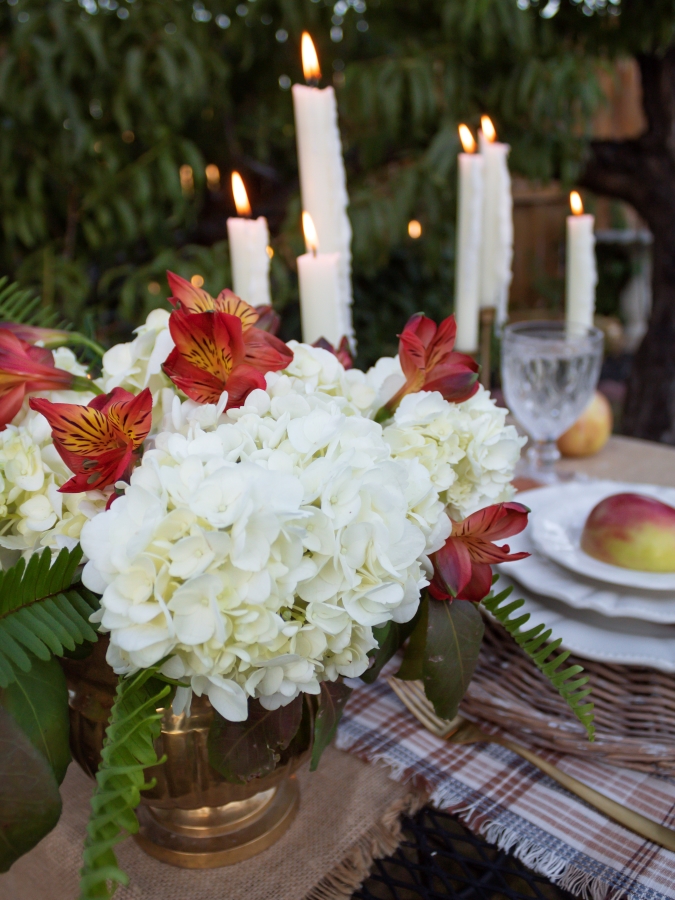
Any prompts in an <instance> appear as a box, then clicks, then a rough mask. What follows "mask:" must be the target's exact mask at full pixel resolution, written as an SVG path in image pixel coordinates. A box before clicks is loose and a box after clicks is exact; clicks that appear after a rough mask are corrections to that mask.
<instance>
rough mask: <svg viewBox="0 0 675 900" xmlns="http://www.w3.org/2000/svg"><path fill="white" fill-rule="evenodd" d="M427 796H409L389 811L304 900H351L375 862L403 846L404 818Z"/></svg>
mask: <svg viewBox="0 0 675 900" xmlns="http://www.w3.org/2000/svg"><path fill="white" fill-rule="evenodd" d="M427 799H428V798H427V796H426V795H425V794H420V793H419V792H417V793H410V794H406V796H405V797H403V798H402V799H401V800H398V801H397V802H396V803H394V804H392V806H390V807H389V809H387V811H386V812H385V813H384V815H383V816H382V818H381V819H380V821H379V822H378V823H377V824H376V825H374V826H373V827H372V828H370V829H369V830H368V831H366V832H365V834H363V835H361V837H360V838H359V840H358V841H357V842H356V843H355V844H354V845H353V846H352V847H350V849H349V850H348V851H347V853H346V855H345V857H344V859H343V860H342V862H340V863H339V864H338V865H337V866H335V868H334V869H332V871H330V872H329V873H328V874H327V875H324V877H323V878H322V879H321V881H320V882H319V883H318V884H317V885H315V886H314V887H313V888H312V890H311V891H310V892H309V893H308V894H307V895H306V896H305V898H304V900H351V897H352V894H353V893H354V891H356V890H358V888H360V887H361V885H362V884H363V882H364V881H365V880H366V878H367V877H368V875H369V874H370V870H371V868H372V865H373V862H374V861H375V860H376V859H381V858H382V857H383V856H390V855H391V854H392V853H393V852H394V851H395V850H396V848H397V847H398V845H399V844H400V843H401V839H402V836H403V834H402V830H401V818H402V817H403V816H405V815H414V814H415V813H416V812H417V811H418V810H419V809H421V808H422V807H423V806H424V804H425V803H426V802H427Z"/></svg>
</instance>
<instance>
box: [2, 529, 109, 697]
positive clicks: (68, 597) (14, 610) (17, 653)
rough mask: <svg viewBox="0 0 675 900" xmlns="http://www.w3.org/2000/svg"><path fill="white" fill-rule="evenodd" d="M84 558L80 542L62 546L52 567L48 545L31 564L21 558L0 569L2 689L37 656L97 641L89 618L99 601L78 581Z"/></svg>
mask: <svg viewBox="0 0 675 900" xmlns="http://www.w3.org/2000/svg"><path fill="white" fill-rule="evenodd" d="M81 558H82V549H81V548H80V546H79V545H78V546H77V547H76V548H75V549H74V550H72V551H69V550H65V549H64V550H61V552H60V553H59V555H58V556H57V558H56V560H55V561H54V563H53V565H51V566H50V562H51V551H50V550H49V549H48V548H47V549H45V550H44V551H43V552H42V553H41V554H37V553H36V554H34V555H33V556H32V557H31V558H30V561H29V563H28V565H26V563H25V561H24V560H23V559H20V560H19V561H18V562H17V563H16V565H14V566H12V567H11V568H10V569H7V570H6V571H5V572H0V688H4V687H7V686H8V685H9V684H11V683H12V682H13V681H15V680H16V679H17V678H18V677H19V675H20V673H21V672H29V671H30V668H31V665H32V663H33V660H34V659H35V658H36V657H37V658H38V659H42V660H45V661H46V660H48V659H49V658H50V656H51V655H52V654H54V655H56V656H62V655H63V654H64V653H65V652H66V650H70V651H73V650H74V649H75V647H76V645H78V644H82V643H84V642H85V641H90V642H92V643H93V642H95V641H96V640H97V634H96V632H95V631H94V629H93V628H92V626H91V625H90V623H89V617H90V616H91V614H92V613H93V612H94V611H95V610H96V609H98V600H97V598H96V597H95V596H94V594H92V593H91V592H90V591H87V589H86V588H84V587H82V586H81V585H77V586H75V587H73V586H72V581H73V577H74V575H75V570H76V568H77V566H78V564H79V562H80V560H81Z"/></svg>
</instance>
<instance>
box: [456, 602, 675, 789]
mask: <svg viewBox="0 0 675 900" xmlns="http://www.w3.org/2000/svg"><path fill="white" fill-rule="evenodd" d="M576 663H578V664H580V665H582V666H583V667H584V669H585V671H586V673H587V674H588V676H589V679H590V685H591V687H592V689H593V695H592V698H591V699H592V700H593V702H594V703H595V724H596V739H595V741H594V742H593V743H589V741H588V739H587V738H586V733H585V731H584V729H583V727H582V726H581V724H580V723H579V722H577V720H576V719H575V718H574V716H573V715H572V713H571V712H570V710H569V708H568V706H567V704H566V703H565V701H564V700H563V699H562V698H561V697H560V696H559V694H558V693H557V692H556V690H555V688H553V687H552V686H551V685H550V683H549V682H548V681H547V680H546V678H544V676H543V675H541V673H540V672H539V671H538V670H537V669H535V667H534V666H533V665H532V662H531V660H529V659H528V658H527V656H526V655H525V654H524V653H523V651H522V650H521V649H520V648H519V647H518V646H517V644H516V643H515V642H514V641H513V639H512V638H511V637H509V635H508V634H507V633H506V632H505V631H504V629H503V628H502V626H501V625H499V624H498V623H496V622H494V620H492V619H490V620H486V625H485V640H484V642H483V648H482V650H481V654H480V659H479V663H478V667H477V670H476V674H475V675H474V678H473V680H472V681H471V684H470V685H469V690H468V692H467V695H466V697H465V698H464V701H463V703H462V707H461V710H462V712H463V713H464V714H465V715H467V716H468V717H469V718H472V719H477V720H482V721H486V722H490V723H492V724H494V725H498V726H499V727H500V728H502V729H504V730H505V731H507V732H509V734H511V735H513V736H514V737H515V738H516V739H518V738H521V739H522V740H523V742H524V743H526V744H534V745H537V746H539V747H544V748H546V749H549V750H556V751H557V752H560V753H572V754H576V755H577V756H584V757H587V758H588V757H593V758H595V759H597V760H598V761H603V762H607V763H610V764H612V765H616V766H624V767H627V768H632V769H638V770H640V771H642V772H652V773H661V774H664V775H672V774H673V773H674V772H675V679H674V678H673V676H672V675H666V674H664V673H663V672H658V671H657V670H656V669H649V668H646V667H642V666H619V665H610V664H607V663H600V662H593V661H592V660H588V659H577V658H575V657H573V656H570V658H569V660H568V663H567V664H568V665H574V664H576Z"/></svg>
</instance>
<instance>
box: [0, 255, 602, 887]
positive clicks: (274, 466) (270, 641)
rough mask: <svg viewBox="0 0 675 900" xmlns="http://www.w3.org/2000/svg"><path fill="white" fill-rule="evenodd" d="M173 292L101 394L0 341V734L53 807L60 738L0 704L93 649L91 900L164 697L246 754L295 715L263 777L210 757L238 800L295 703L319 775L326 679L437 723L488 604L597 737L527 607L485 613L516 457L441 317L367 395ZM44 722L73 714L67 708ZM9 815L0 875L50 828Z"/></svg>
mask: <svg viewBox="0 0 675 900" xmlns="http://www.w3.org/2000/svg"><path fill="white" fill-rule="evenodd" d="M168 277H169V283H170V286H171V289H172V292H173V297H172V298H171V303H172V306H173V309H172V310H171V312H168V311H164V310H155V311H154V312H152V313H151V314H150V316H149V317H148V320H147V321H146V323H145V324H144V325H142V326H141V327H140V328H139V329H137V332H136V337H135V339H134V340H133V341H132V342H130V343H128V344H120V345H117V346H115V347H112V348H111V349H110V350H108V351H107V352H106V353H105V354H104V355H103V357H102V360H101V366H100V374H98V375H95V374H94V373H92V374H89V373H87V371H86V370H85V369H84V368H83V367H82V366H81V365H80V364H79V363H78V362H77V360H76V358H75V357H74V355H73V354H72V352H71V351H70V350H68V349H67V348H65V347H64V346H60V347H58V348H57V349H55V350H54V351H53V352H52V350H50V349H47V346H48V345H49V346H55V345H58V344H64V343H67V342H68V341H70V340H73V339H74V340H77V336H73V335H72V334H70V333H69V332H53V330H52V332H53V333H52V332H49V333H47V330H45V329H39V328H35V327H28V326H25V325H12V324H10V323H5V324H4V325H3V326H2V327H0V425H1V426H2V429H3V430H2V431H0V507H1V516H0V522H1V527H0V546H1V547H2V548H3V550H2V552H3V553H4V554H5V558H4V559H3V563H4V570H5V571H4V572H3V573H2V577H1V580H0V686H1V687H2V689H3V697H4V701H3V702H2V703H0V729H6V733H7V734H9V735H10V738H9V740H10V741H11V742H13V744H12V746H13V748H14V749H15V751H16V754H17V756H16V758H17V759H18V758H20V759H21V760H22V763H21V764H22V765H23V766H25V767H28V768H30V766H33V769H34V770H35V772H38V770H39V774H36V775H35V778H36V779H37V781H35V783H37V784H41V785H42V790H43V796H44V797H48V796H52V795H53V794H56V796H57V797H58V792H57V791H56V785H57V783H58V780H59V778H60V777H62V775H63V772H64V771H65V766H64V764H63V759H64V758H65V760H66V764H67V759H68V755H67V747H65V749H64V747H63V734H65V735H66V739H67V724H66V728H65V731H64V729H63V728H61V732H60V737H59V736H58V735H57V736H55V737H54V739H53V747H52V746H51V745H50V747H48V748H45V747H44V746H40V745H39V742H37V744H36V740H33V739H32V737H31V736H32V735H34V732H35V730H36V729H35V728H33V726H34V725H36V723H35V722H32V723H31V722H29V721H28V719H27V715H25V714H24V713H21V712H17V710H19V709H20V704H19V703H18V702H16V694H17V691H19V690H21V691H23V692H24V693H25V692H26V691H28V692H30V691H31V690H32V691H35V690H40V684H41V683H42V684H44V682H45V681H46V680H51V683H52V684H53V685H54V684H57V683H58V684H61V682H59V675H58V672H59V668H58V663H56V662H55V660H54V657H58V656H63V655H67V654H68V653H70V654H72V653H76V652H78V649H77V648H78V647H79V648H80V651H79V652H80V653H81V652H82V648H83V647H87V646H88V645H89V644H90V643H92V642H95V641H96V640H97V639H98V637H99V635H102V634H107V635H108V640H109V644H108V650H107V662H108V664H109V665H110V667H111V668H112V669H113V670H114V672H115V673H116V674H117V675H118V676H119V687H118V695H117V701H116V704H115V706H114V707H113V710H112V714H111V720H110V725H109V728H108V738H107V741H106V745H105V747H104V751H103V761H102V763H101V767H100V769H99V774H98V776H97V781H98V788H97V793H96V796H95V798H94V801H93V803H92V806H93V814H92V821H91V823H90V827H89V837H88V840H87V847H86V849H85V867H84V870H83V882H82V885H83V887H82V896H83V897H102V896H109V893H110V892H111V891H112V887H110V886H109V885H108V882H109V881H112V882H113V883H115V882H116V881H119V880H122V879H123V875H122V873H120V872H119V870H118V869H117V868H116V863H115V858H114V854H113V851H112V848H113V846H114V844H115V843H116V842H117V841H119V840H121V839H122V837H123V836H124V835H125V834H126V833H127V832H129V831H133V830H134V828H135V827H136V819H135V816H134V812H133V810H134V807H135V806H136V805H137V804H138V802H139V798H140V794H139V791H141V790H143V789H144V788H145V787H147V786H148V785H147V784H146V783H145V779H144V777H143V771H144V769H145V768H147V767H148V766H149V765H152V764H156V763H157V762H158V760H157V758H156V756H155V755H154V751H153V737H155V736H156V734H157V728H158V725H157V718H158V717H157V715H156V714H154V709H155V708H156V706H157V703H158V702H159V699H161V698H165V697H167V696H168V698H169V699H170V701H171V703H172V704H173V709H174V712H175V713H176V714H178V713H180V712H181V711H186V710H189V708H190V705H191V703H192V698H193V697H194V696H198V697H200V696H206V697H208V699H209V701H210V703H211V705H212V707H213V708H214V710H215V711H216V713H215V719H214V726H215V727H216V728H218V727H221V726H222V724H223V722H225V723H230V725H228V728H239V729H240V731H239V732H238V735H239V736H238V740H240V741H241V742H243V743H242V746H243V745H244V744H245V742H246V739H247V737H246V736H247V727H248V726H247V723H250V721H251V720H252V719H254V718H255V719H256V720H257V719H259V717H260V716H264V715H267V714H268V713H270V714H272V713H275V712H276V711H278V710H289V711H291V712H289V715H288V716H286V718H285V719H284V720H283V721H284V723H285V725H284V729H283V734H280V733H275V732H274V729H273V728H268V729H267V731H266V732H265V733H266V735H267V738H266V740H267V746H266V747H265V748H264V749H265V750H266V751H267V753H266V756H265V758H264V761H263V762H262V763H261V762H260V758H259V755H260V754H258V756H257V757H256V759H255V760H254V761H253V762H252V761H251V760H252V755H251V754H247V753H242V754H241V758H240V759H238V758H236V759H235V760H234V764H233V763H232V761H231V760H228V763H227V765H225V764H224V763H222V765H221V764H220V763H219V759H218V756H217V754H215V755H213V756H211V757H210V761H211V764H212V765H213V766H214V767H215V768H217V769H219V771H221V773H222V774H223V775H224V776H225V777H228V778H232V780H234V781H240V782H241V781H246V780H248V779H250V778H253V777H256V776H259V775H261V774H264V773H265V772H266V771H269V770H270V767H272V768H273V767H274V765H275V764H276V762H277V761H278V759H279V751H280V750H283V749H284V748H285V747H287V746H288V745H289V743H290V742H291V741H292V740H293V739H294V738H295V736H296V734H297V733H298V730H299V728H300V724H301V721H302V719H303V716H304V710H305V709H306V708H308V704H309V708H310V709H311V721H312V722H313V726H312V727H313V732H314V733H313V736H312V735H310V738H309V743H313V751H312V766H313V767H316V765H317V764H318V761H319V757H320V754H321V750H322V749H323V748H324V747H325V746H326V745H327V744H328V743H329V741H330V739H331V738H332V736H333V734H334V732H335V729H336V728H337V724H338V721H339V713H340V711H341V709H342V707H343V706H344V704H345V702H346V700H347V697H348V695H349V687H348V686H347V685H346V684H345V683H344V681H343V679H344V678H356V677H361V678H363V679H364V680H366V681H372V680H373V679H374V678H375V677H376V676H377V674H378V673H379V672H380V670H381V669H382V667H383V666H384V665H385V663H386V662H387V661H388V660H389V659H391V658H392V657H393V656H394V654H395V653H397V652H398V651H399V650H400V649H401V648H405V649H404V655H403V662H402V666H401V669H400V672H399V677H405V678H419V679H421V680H422V681H423V683H424V686H425V690H426V692H427V696H428V697H429V699H430V700H431V701H432V702H433V703H434V705H435V708H436V711H437V712H438V714H439V715H441V716H443V717H445V718H450V717H452V716H453V715H455V713H456V711H457V707H458V704H459V702H460V700H461V698H462V695H463V693H464V691H465V690H466V687H467V684H468V680H469V679H470V677H471V673H472V671H473V668H474V666H475V664H476V661H477V656H478V650H479V647H480V641H481V637H482V627H483V626H482V619H481V614H480V612H479V610H478V606H479V604H480V603H481V602H484V603H485V604H486V605H487V606H488V607H489V609H490V610H491V611H492V612H493V613H494V614H495V615H497V616H498V618H500V619H501V620H502V621H503V622H504V623H505V624H506V625H507V628H508V629H509V630H510V631H511V633H513V634H514V636H515V637H516V639H517V640H519V642H520V643H521V644H524V646H525V649H526V650H527V651H528V652H530V654H531V655H532V657H533V659H534V661H535V663H536V664H537V665H539V667H540V668H542V669H543V670H545V671H546V672H547V673H548V674H551V675H554V674H555V677H556V679H557V680H556V684H557V686H558V687H559V689H560V690H561V692H563V693H564V695H565V696H566V698H567V699H568V702H569V703H570V706H571V708H572V709H573V710H574V711H575V712H576V714H577V715H578V716H579V717H580V718H581V719H582V721H583V722H584V723H585V724H586V725H587V727H588V728H589V729H591V728H592V726H591V719H592V713H591V707H590V705H582V701H583V700H584V698H585V696H586V693H587V692H586V691H583V690H581V688H582V686H583V679H581V680H578V679H577V680H575V681H574V682H572V681H570V679H571V678H572V676H575V675H577V674H578V670H576V669H574V670H572V669H570V670H566V671H563V672H561V671H560V670H559V666H560V664H561V663H562V662H563V661H564V658H565V655H564V654H562V655H561V656H559V657H556V659H555V660H554V661H553V663H552V662H550V661H549V662H548V663H547V662H546V660H547V659H548V658H549V656H550V652H551V651H552V650H555V649H556V648H557V644H555V643H554V644H553V645H550V647H549V648H548V649H546V650H545V651H544V652H542V649H541V648H542V646H543V644H544V642H545V641H546V640H547V639H548V638H549V637H550V632H543V633H542V631H541V630H536V633H533V632H528V633H525V638H527V640H526V639H525V638H524V637H522V634H523V633H522V632H521V631H519V630H518V629H519V626H520V625H522V623H523V621H524V617H521V618H519V619H518V620H513V619H512V618H511V614H512V612H513V610H514V609H517V608H518V606H519V604H517V603H516V604H513V603H508V604H507V603H506V597H507V593H506V592H505V593H504V594H502V595H500V596H498V597H494V596H492V595H491V593H490V592H491V587H492V581H493V579H492V570H491V568H490V565H491V564H492V563H494V562H498V561H501V560H510V559H517V558H520V556H521V555H522V554H520V555H518V554H515V555H512V554H510V553H509V548H508V546H501V547H498V546H495V544H494V541H497V540H502V539H504V538H508V537H509V536H510V535H514V534H517V533H518V532H520V531H521V530H522V529H523V528H524V527H525V525H526V522H527V512H528V511H527V509H526V508H525V507H524V506H522V505H521V504H518V503H516V502H513V499H512V498H513V488H512V485H511V480H512V476H513V469H514V466H515V463H516V461H517V459H518V456H519V453H520V448H521V445H522V439H521V438H520V437H519V436H518V435H517V433H516V431H515V429H514V428H513V426H511V425H507V424H506V422H505V416H506V411H505V410H503V409H500V408H498V407H497V406H496V405H495V403H494V401H493V400H492V398H491V397H490V395H489V393H488V392H487V391H485V390H484V389H483V388H482V387H481V386H480V385H479V384H478V381H477V378H478V367H477V365H476V363H475V362H474V360H473V359H472V358H471V357H468V356H465V355H462V354H459V353H456V352H455V351H454V349H453V345H454V337H455V324H454V320H453V318H452V317H450V318H448V319H446V320H445V321H444V322H442V323H441V325H440V326H436V324H435V323H434V322H432V321H431V320H430V319H428V318H426V317H425V316H423V315H416V316H414V317H413V318H412V319H411V320H410V321H409V322H408V324H407V325H406V327H405V329H404V331H403V333H402V335H401V336H400V345H399V355H398V356H397V357H396V358H384V359H380V360H379V361H378V363H377V364H376V365H375V366H374V367H373V368H372V369H370V370H369V371H368V372H361V371H359V370H356V369H354V368H353V367H352V365H351V357H350V355H349V348H348V347H347V346H346V344H345V343H344V342H343V344H342V345H341V346H340V348H338V349H334V348H333V347H331V346H330V345H328V344H327V343H326V342H325V341H321V342H319V345H318V346H308V345H306V344H301V343H297V342H294V341H290V342H289V343H288V344H286V343H284V342H282V341H281V340H279V339H278V338H277V337H276V336H275V335H274V333H273V331H274V330H275V329H274V325H275V320H274V315H273V314H272V312H271V310H269V309H254V308H252V307H251V306H249V305H248V304H247V303H245V302H244V301H242V300H241V299H239V298H238V297H236V296H235V295H234V294H232V292H230V291H227V290H226V291H222V292H221V293H220V294H219V295H218V296H217V297H215V298H214V297H211V296H210V295H209V294H208V293H207V292H206V291H204V290H201V289H198V288H195V287H193V286H192V285H191V284H190V283H189V282H186V281H184V280H183V279H181V278H179V277H178V276H176V275H173V274H171V273H169V276H168ZM78 392H79V393H78ZM12 557H13V558H12ZM17 557H20V558H19V559H18V562H17V561H16V558H17ZM81 562H83V563H84V565H83V567H82V566H81V565H80V563H81ZM60 677H61V679H62V676H60ZM31 679H32V681H31ZM40 679H42V682H41V681H40ZM570 685H571V686H570ZM54 689H55V690H56V688H54ZM62 693H65V687H63V692H62ZM59 704H60V705H59ZM47 706H48V708H47ZM55 710H56V712H55ZM329 710H330V715H329V714H328V711H329ZM42 714H44V715H45V716H46V715H50V716H52V718H54V716H56V717H57V718H58V717H59V716H60V717H61V718H62V717H63V716H64V715H66V714H67V708H66V707H65V706H64V698H63V696H62V694H59V696H58V697H57V698H55V699H54V701H53V703H51V704H47V705H45V704H42ZM59 721H60V720H59ZM271 721H273V720H271ZM291 721H292V722H293V723H294V724H293V727H291V728H289V726H288V723H289V722H291ZM236 723H239V724H236ZM125 729H126V730H125ZM59 740H60V741H61V743H60V745H59ZM256 740H258V741H260V735H259V734H258V736H257V737H256ZM57 746H60V747H61V751H60V757H59V754H58V753H56V751H55V750H54V747H57ZM259 749H260V748H259V747H258V750H259ZM253 756H255V754H253ZM57 757H59V758H60V759H61V762H58V759H57ZM55 759H56V762H54V760H55ZM49 761H51V762H49ZM48 762H49V764H48ZM122 763H123V764H122ZM8 765H15V766H16V765H17V763H16V761H15V762H14V763H8ZM219 766H220V768H219ZM40 767H41V768H40ZM31 771H33V770H32V769H31ZM5 774H6V775H7V773H5ZM11 774H12V773H11V772H10V773H9V775H10V776H11ZM50 779H51V781H50ZM12 785H13V786H12V790H16V778H15V779H14V781H13V782H12ZM45 785H47V787H45ZM111 785H112V787H111ZM22 790H23V791H24V792H23V793H22V791H21V790H18V792H17V793H16V796H15V804H14V812H13V813H12V816H11V817H10V818H11V820H10V821H8V822H2V823H0V824H2V826H3V828H5V831H6V832H9V833H10V834H11V837H12V847H13V849H12V850H11V851H7V850H0V868H4V869H6V868H8V867H9V865H11V863H12V862H13V860H14V859H15V858H16V856H17V855H20V854H21V853H22V852H25V851H26V850H27V849H30V847H31V846H33V845H34V844H35V843H36V842H37V840H39V839H40V838H41V837H42V835H43V834H44V833H46V831H48V830H49V829H50V828H51V827H53V825H54V823H55V821H56V819H57V818H58V801H55V803H56V808H50V807H49V803H48V802H47V801H45V802H44V803H43V809H42V815H41V817H40V816H38V817H37V818H36V817H35V816H32V817H31V816H25V815H23V813H20V814H18V813H17V810H19V811H21V810H22V809H29V808H31V804H32V803H33V802H34V799H35V798H34V794H31V790H32V791H34V790H35V788H34V786H33V787H30V786H28V787H25V789H22ZM50 790H51V792H52V793H51V794H50V793H49V791H50Z"/></svg>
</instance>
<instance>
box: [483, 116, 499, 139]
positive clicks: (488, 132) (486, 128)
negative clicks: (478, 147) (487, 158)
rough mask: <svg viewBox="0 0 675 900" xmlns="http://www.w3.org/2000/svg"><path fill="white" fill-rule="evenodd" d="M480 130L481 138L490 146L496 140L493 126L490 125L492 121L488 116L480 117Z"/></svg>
mask: <svg viewBox="0 0 675 900" xmlns="http://www.w3.org/2000/svg"><path fill="white" fill-rule="evenodd" d="M480 130H481V131H482V132H483V136H484V137H485V140H486V141H489V142H490V143H491V144H494V142H495V141H496V140H497V132H496V130H495V126H494V125H493V124H492V119H491V118H490V116H481V117H480Z"/></svg>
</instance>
